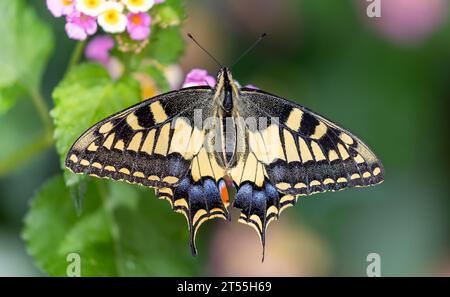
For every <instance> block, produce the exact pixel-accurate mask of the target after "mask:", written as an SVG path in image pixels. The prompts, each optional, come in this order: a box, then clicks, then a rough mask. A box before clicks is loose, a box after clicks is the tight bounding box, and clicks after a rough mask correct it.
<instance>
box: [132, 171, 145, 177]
mask: <svg viewBox="0 0 450 297" xmlns="http://www.w3.org/2000/svg"><path fill="white" fill-rule="evenodd" d="M133 176H135V177H141V178H145V175H144V173H142V172H140V171H136V172H133Z"/></svg>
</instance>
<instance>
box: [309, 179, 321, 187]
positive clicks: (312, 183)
mask: <svg viewBox="0 0 450 297" xmlns="http://www.w3.org/2000/svg"><path fill="white" fill-rule="evenodd" d="M309 186H310V187H313V186H320V181H318V180H313V181H312V182H310V183H309Z"/></svg>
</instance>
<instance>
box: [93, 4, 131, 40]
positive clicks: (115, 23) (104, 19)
mask: <svg viewBox="0 0 450 297" xmlns="http://www.w3.org/2000/svg"><path fill="white" fill-rule="evenodd" d="M122 11H123V6H122V4H120V3H118V2H106V3H105V5H104V10H103V12H102V13H101V14H100V15H99V17H98V23H99V25H100V26H101V27H102V29H103V30H104V31H105V32H108V33H120V32H123V31H125V29H126V27H127V22H128V20H127V17H126V16H125V15H124V14H123V13H122Z"/></svg>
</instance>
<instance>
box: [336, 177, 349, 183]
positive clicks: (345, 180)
mask: <svg viewBox="0 0 450 297" xmlns="http://www.w3.org/2000/svg"><path fill="white" fill-rule="evenodd" d="M337 182H338V183H346V182H347V179H346V178H345V177H340V178H338V179H337Z"/></svg>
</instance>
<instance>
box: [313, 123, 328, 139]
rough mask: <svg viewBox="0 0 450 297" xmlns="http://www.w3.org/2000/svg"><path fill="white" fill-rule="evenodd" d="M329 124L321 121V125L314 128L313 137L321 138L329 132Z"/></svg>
mask: <svg viewBox="0 0 450 297" xmlns="http://www.w3.org/2000/svg"><path fill="white" fill-rule="evenodd" d="M327 130H328V128H327V126H326V125H325V124H324V123H323V122H319V125H317V126H316V129H315V130H314V134H313V135H311V138H312V139H320V138H322V137H323V136H324V135H325V134H326V133H327Z"/></svg>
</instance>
